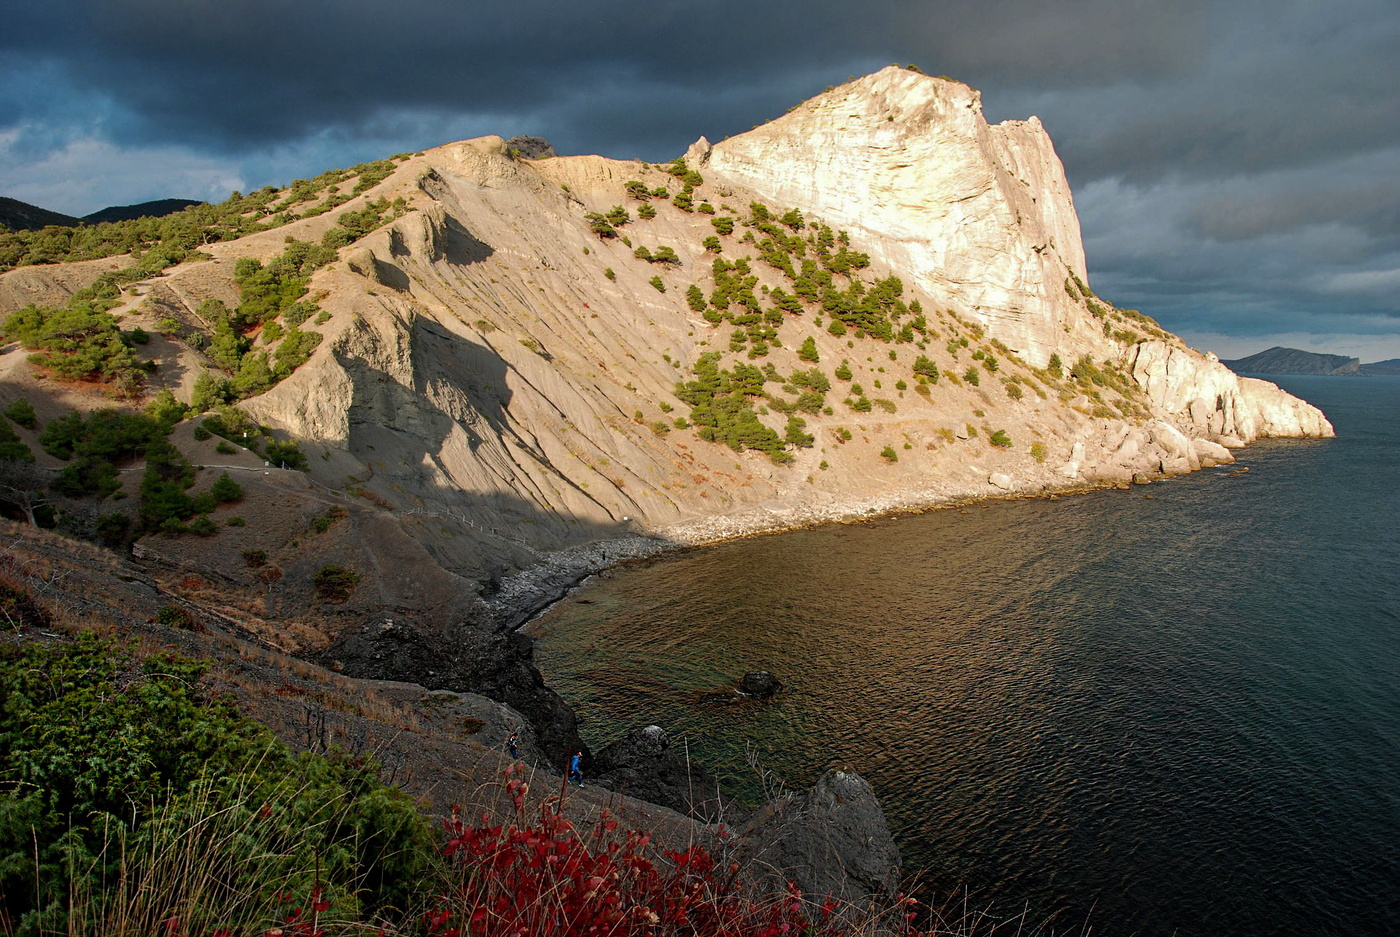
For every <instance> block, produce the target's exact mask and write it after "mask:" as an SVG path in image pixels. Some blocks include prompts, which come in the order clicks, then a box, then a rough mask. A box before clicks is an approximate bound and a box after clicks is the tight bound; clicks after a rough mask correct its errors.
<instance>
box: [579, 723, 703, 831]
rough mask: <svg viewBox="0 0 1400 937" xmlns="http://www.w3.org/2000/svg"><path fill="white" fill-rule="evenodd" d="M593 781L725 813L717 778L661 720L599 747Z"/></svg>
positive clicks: (682, 806) (693, 810)
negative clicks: (677, 743) (675, 741)
mask: <svg viewBox="0 0 1400 937" xmlns="http://www.w3.org/2000/svg"><path fill="white" fill-rule="evenodd" d="M593 771H594V775H593V776H592V777H591V778H590V779H589V780H590V782H595V781H596V783H598V784H599V785H601V786H603V787H607V788H610V789H612V790H616V791H620V792H622V793H625V794H627V795H628V796H630V797H639V798H641V799H642V800H645V801H649V802H650V803H653V804H660V805H661V806H663V807H670V808H671V809H672V810H675V811H678V812H680V813H687V814H690V815H691V816H693V817H696V818H697V819H706V820H708V819H710V818H711V817H712V816H715V815H718V814H719V810H718V807H719V793H718V788H717V786H716V784H715V779H714V778H713V777H711V776H710V774H709V773H708V772H707V771H705V769H704V768H702V767H701V766H700V765H699V764H697V763H695V762H692V761H691V760H690V757H689V753H688V752H687V751H686V750H685V749H684V748H682V749H680V750H676V749H673V748H672V747H671V740H670V738H669V737H668V736H667V735H666V730H664V729H662V728H661V727H660V726H647V727H645V728H642V729H633V730H632V731H630V732H628V733H627V734H626V735H625V736H623V737H622V738H621V739H618V740H617V741H616V742H613V743H612V744H611V745H608V746H607V747H606V748H604V749H603V750H602V751H600V752H598V754H597V756H596V757H595V758H594V760H593Z"/></svg>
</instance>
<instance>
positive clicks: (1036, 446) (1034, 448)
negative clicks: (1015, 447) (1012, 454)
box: [1031, 442, 1046, 462]
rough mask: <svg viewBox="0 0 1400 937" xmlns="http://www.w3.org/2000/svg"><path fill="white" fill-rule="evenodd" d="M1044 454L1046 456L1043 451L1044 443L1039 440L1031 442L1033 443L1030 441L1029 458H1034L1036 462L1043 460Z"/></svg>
mask: <svg viewBox="0 0 1400 937" xmlns="http://www.w3.org/2000/svg"><path fill="white" fill-rule="evenodd" d="M1045 456H1046V452H1045V443H1041V442H1033V443H1031V458H1032V459H1035V460H1036V461H1037V462H1044V461H1045Z"/></svg>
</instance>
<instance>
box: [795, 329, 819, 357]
mask: <svg viewBox="0 0 1400 937" xmlns="http://www.w3.org/2000/svg"><path fill="white" fill-rule="evenodd" d="M797 358H798V360H799V361H812V362H816V361H820V360H821V355H820V354H818V353H817V340H816V339H815V338H813V337H812V336H810V335H808V336H807V337H806V338H805V339H803V340H802V347H801V348H799V349H798V350H797Z"/></svg>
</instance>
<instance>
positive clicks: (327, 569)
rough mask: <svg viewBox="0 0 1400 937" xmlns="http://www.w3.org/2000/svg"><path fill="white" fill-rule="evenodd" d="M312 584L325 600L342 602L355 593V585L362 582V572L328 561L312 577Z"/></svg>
mask: <svg viewBox="0 0 1400 937" xmlns="http://www.w3.org/2000/svg"><path fill="white" fill-rule="evenodd" d="M311 584H312V585H313V586H315V587H316V592H317V593H319V594H320V596H321V598H322V599H323V600H325V601H327V602H336V603H340V602H344V601H346V600H347V599H349V598H350V596H351V595H352V594H353V593H354V591H355V587H356V586H358V585H359V584H360V574H359V573H357V572H355V571H354V570H353V569H350V568H348V567H345V566H341V565H339V564H336V563H327V564H326V565H325V566H322V567H321V569H320V570H319V571H318V572H317V573H316V575H314V576H312V577H311Z"/></svg>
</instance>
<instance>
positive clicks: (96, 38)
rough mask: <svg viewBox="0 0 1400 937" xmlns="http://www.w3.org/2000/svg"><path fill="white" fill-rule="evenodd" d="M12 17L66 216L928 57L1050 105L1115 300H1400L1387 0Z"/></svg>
mask: <svg viewBox="0 0 1400 937" xmlns="http://www.w3.org/2000/svg"><path fill="white" fill-rule="evenodd" d="M0 15H3V22H4V24H5V28H4V29H3V30H0V74H3V75H4V76H5V80H4V81H3V82H0V186H2V187H4V188H6V189H7V190H8V191H7V192H6V194H16V195H19V196H20V197H23V194H24V193H32V194H33V197H34V198H35V199H36V200H38V199H39V198H41V197H44V198H50V199H52V200H54V201H51V202H50V204H51V206H52V207H55V208H60V209H63V210H70V211H72V210H79V209H81V210H84V211H90V210H93V209H94V208H98V207H101V206H102V205H104V204H109V203H112V202H121V201H128V202H130V201H139V200H142V199H144V198H151V197H157V196H164V195H171V194H181V195H183V194H192V195H197V196H200V197H215V196H216V195H217V194H219V193H220V189H221V187H222V188H223V189H224V191H226V187H227V186H229V185H230V184H231V182H232V184H238V185H245V186H249V187H251V186H256V185H261V184H264V183H268V182H285V181H286V180H287V179H289V178H290V177H292V176H294V175H307V174H311V173H314V172H317V171H320V170H321V169H325V168H328V167H329V166H333V165H346V164H349V163H353V162H357V161H360V160H362V159H368V158H372V157H375V156H379V155H384V154H386V153H389V152H395V151H401V150H410V149H418V148H421V147H425V146H431V145H435V144H438V143H442V142H445V141H447V140H449V139H458V138H462V137H467V136H475V135H479V134H482V133H492V132H495V133H502V134H504V135H510V134H513V133H537V134H540V135H543V136H546V137H548V138H550V139H551V140H552V141H553V142H554V143H555V145H556V146H557V147H558V148H559V149H560V151H561V152H566V153H570V152H572V153H578V152H601V153H605V154H607V155H612V156H619V157H634V156H636V157H643V158H647V159H660V158H663V157H668V156H670V155H673V154H675V153H677V152H680V151H681V150H682V149H683V148H684V147H685V146H686V145H687V144H689V143H690V142H691V141H692V140H694V139H695V138H696V137H697V136H699V135H701V134H705V135H707V136H709V137H710V138H711V139H717V138H720V137H723V136H725V135H728V134H733V133H738V132H742V131H744V130H747V129H748V128H749V127H750V126H752V125H754V124H757V123H760V122H762V121H764V120H768V119H770V118H772V117H775V116H777V115H779V114H781V113H782V112H783V111H785V110H786V109H787V108H788V107H790V106H791V105H793V104H795V103H797V102H798V101H800V100H802V99H803V98H805V97H808V96H810V95H812V94H815V93H817V92H819V91H821V90H822V89H823V88H824V87H826V86H827V85H830V84H835V83H838V82H840V81H842V80H844V79H845V78H846V77H847V76H848V75H853V74H861V73H864V72H867V71H870V70H872V69H874V68H878V67H880V66H882V65H884V64H888V63H889V62H891V61H900V62H915V63H918V64H919V65H921V66H922V67H923V68H924V69H925V70H926V71H928V72H930V73H932V74H948V75H952V76H953V77H956V78H959V79H961V80H965V81H967V82H968V83H970V84H972V85H974V86H975V87H978V88H980V89H981V90H982V91H983V96H984V103H985V109H986V112H987V114H988V116H989V118H991V119H1003V118H1007V117H1015V118H1021V117H1025V116H1028V115H1030V114H1037V115H1039V116H1040V117H1041V118H1042V120H1043V121H1044V122H1045V125H1046V127H1047V128H1048V129H1049V130H1050V132H1051V134H1052V136H1053V137H1054V139H1055V142H1056V146H1057V148H1058V149H1059V152H1060V154H1061V156H1062V157H1063V158H1064V160H1065V164H1066V169H1067V171H1068V174H1069V177H1070V180H1071V183H1072V184H1073V185H1074V187H1075V191H1076V196H1077V200H1078V204H1079V207H1080V210H1081V220H1082V223H1083V226H1084V231H1085V236H1086V242H1087V247H1088V255H1089V264H1090V272H1091V274H1092V275H1093V278H1094V281H1095V283H1096V284H1097V285H1098V286H1099V288H1100V290H1101V292H1103V293H1104V295H1106V296H1108V297H1109V298H1111V299H1114V300H1115V301H1118V302H1120V303H1123V304H1126V305H1137V306H1141V307H1142V308H1144V310H1146V311H1150V312H1151V311H1156V312H1157V313H1158V314H1160V316H1161V318H1163V319H1164V321H1165V324H1167V325H1168V326H1169V327H1176V328H1188V327H1189V328H1196V327H1197V326H1199V328H1198V331H1200V332H1202V333H1203V334H1204V333H1206V332H1211V331H1212V328H1214V329H1215V331H1219V332H1221V333H1225V332H1229V330H1230V329H1231V328H1233V329H1234V330H1235V332H1236V333H1239V334H1243V333H1244V332H1258V333H1259V334H1261V335H1262V334H1264V332H1266V331H1267V329H1268V328H1269V327H1270V316H1269V313H1270V311H1271V310H1272V313H1273V316H1274V320H1273V321H1274V324H1275V325H1277V324H1278V323H1280V322H1283V321H1284V320H1287V321H1288V324H1289V327H1290V328H1293V326H1295V325H1296V326H1298V329H1297V331H1300V332H1308V331H1309V330H1312V331H1314V332H1318V333H1321V332H1323V331H1326V330H1327V329H1328V328H1331V327H1332V326H1333V325H1335V326H1336V329H1338V330H1351V331H1350V332H1349V333H1348V334H1356V335H1359V336H1364V335H1368V334H1379V333H1383V332H1385V330H1386V329H1389V330H1390V332H1391V333H1393V332H1394V325H1393V323H1392V324H1389V325H1387V324H1386V323H1387V322H1388V321H1390V320H1392V318H1393V317H1394V316H1395V315H1396V314H1397V313H1400V303H1397V300H1396V299H1395V298H1393V297H1396V296H1400V289H1397V290H1390V291H1387V289H1386V286H1387V285H1388V284H1390V283H1392V281H1393V280H1396V279H1400V274H1395V273H1394V271H1397V270H1400V195H1397V191H1400V190H1397V187H1395V186H1394V184H1393V180H1394V179H1395V178H1396V177H1397V175H1400V94H1397V93H1396V91H1395V89H1396V87H1400V7H1397V5H1396V4H1395V3H1394V2H1393V0H1335V2H1332V3H1327V4H1321V3H1317V2H1316V0H1173V2H1170V3H1163V2H1161V0H872V2H866V3H851V2H849V0H841V2H834V0H817V2H802V0H765V2H754V0H742V2H740V0H714V2H710V3H706V4H694V3H685V4H683V3H679V2H674V0H655V2H643V0H603V2H596V0H576V2H573V3H563V2H557V0H517V2H503V0H493V2H471V0H455V2H453V0H396V2H394V3H389V4H386V3H383V2H373V3H371V2H368V0H337V2H334V3H332V2H327V0H303V2H287V0H276V2H274V0H44V2H30V3H17V2H13V0H0ZM64 174H67V175H66V177H65V175H64ZM104 177H105V178H106V179H107V181H108V185H109V188H110V187H115V186H118V184H120V187H121V188H120V190H119V191H108V192H103V191H102V189H101V186H102V183H103V180H104ZM65 178H68V179H69V182H67V183H65V182H64V179H65ZM143 180H144V181H143ZM143 185H144V186H145V188H142V186H143ZM172 185H176V186H180V187H182V189H181V191H180V192H172V191H171V189H170V187H171V186H172ZM64 200H66V201H67V202H68V204H58V201H64ZM82 200H88V201H91V202H92V204H87V203H84V204H78V203H79V202H80V201H82ZM1211 323H1213V324H1214V325H1213V326H1212V327H1211V328H1207V327H1206V326H1207V325H1210V324H1211ZM1377 323H1379V324H1377ZM1305 326H1306V327H1305ZM1395 341H1396V342H1397V343H1400V339H1395ZM1396 353H1397V354H1400V349H1397V350H1396Z"/></svg>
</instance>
